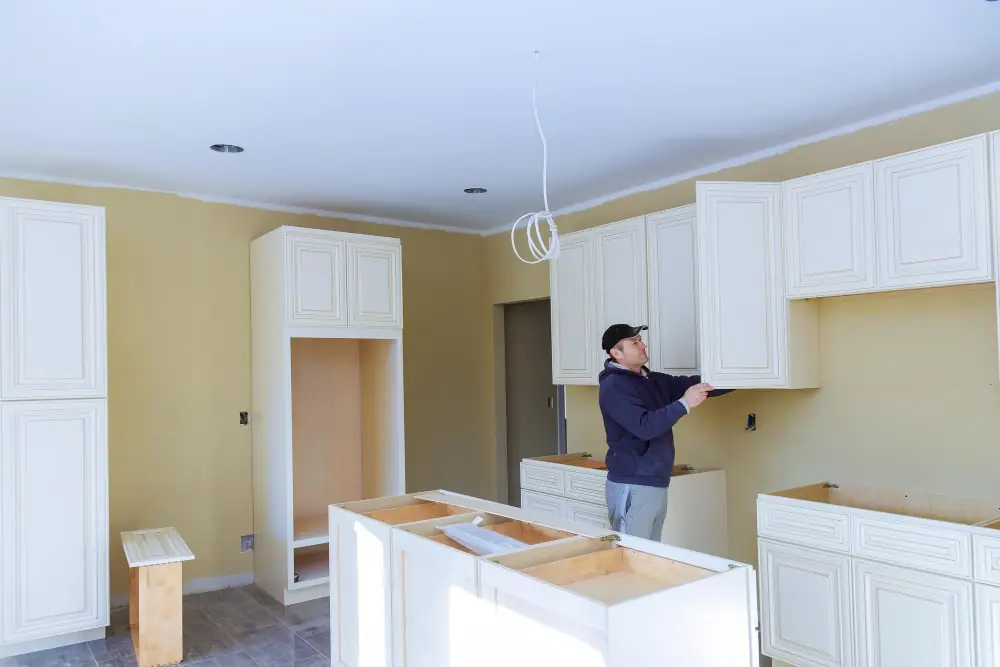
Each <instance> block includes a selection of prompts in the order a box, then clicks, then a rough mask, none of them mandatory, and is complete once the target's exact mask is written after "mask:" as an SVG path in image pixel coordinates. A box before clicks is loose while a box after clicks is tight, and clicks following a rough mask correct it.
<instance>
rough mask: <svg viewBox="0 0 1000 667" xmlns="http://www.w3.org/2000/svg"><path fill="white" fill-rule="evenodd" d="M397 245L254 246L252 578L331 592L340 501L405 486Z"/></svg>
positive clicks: (304, 239)
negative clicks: (333, 510)
mask: <svg viewBox="0 0 1000 667" xmlns="http://www.w3.org/2000/svg"><path fill="white" fill-rule="evenodd" d="M398 251H399V245H398V240H396V239H383V238H379V237H368V236H359V235H354V234H344V233H340V232H330V231H325V230H311V229H302V228H288V227H282V228H279V229H276V230H274V231H272V232H269V233H268V234H265V235H264V236H261V237H260V238H258V239H255V240H254V241H253V243H252V246H251V265H252V271H251V302H252V303H251V318H252V322H251V326H252V348H253V349H252V375H253V411H252V413H251V424H252V425H253V426H254V429H253V436H252V438H253V469H254V506H255V507H256V508H259V509H258V510H257V511H255V512H254V524H255V525H254V535H255V540H254V541H255V544H254V577H255V580H256V583H257V584H258V585H259V586H260V587H261V588H263V589H264V590H265V591H266V592H267V593H268V594H270V595H271V596H273V597H274V598H275V599H277V600H278V601H280V602H282V603H283V604H292V603H295V602H300V601H304V600H308V599H313V598H316V597H323V596H326V595H327V594H328V591H329V578H330V571H329V543H330V536H329V527H328V518H327V508H328V507H329V506H330V505H331V504H333V503H341V502H347V501H354V500H361V499H364V498H374V497H379V496H383V495H387V494H398V493H402V492H403V490H404V481H405V472H404V471H405V468H404V446H403V388H402V368H403V361H402V329H401V328H399V327H396V328H393V327H392V326H391V325H393V324H394V323H396V324H399V323H400V322H401V320H400V319H399V318H400V313H401V309H402V304H401V294H402V292H401V290H400V289H399V286H398V279H399V266H400V262H399V252H398Z"/></svg>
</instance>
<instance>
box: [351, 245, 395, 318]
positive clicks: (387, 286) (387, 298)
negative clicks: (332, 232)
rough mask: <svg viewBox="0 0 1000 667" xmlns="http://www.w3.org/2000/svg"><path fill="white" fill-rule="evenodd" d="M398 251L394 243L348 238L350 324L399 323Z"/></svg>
mask: <svg viewBox="0 0 1000 667" xmlns="http://www.w3.org/2000/svg"><path fill="white" fill-rule="evenodd" d="M401 250H402V249H401V247H400V246H399V245H397V244H388V243H377V242H367V241H348V243H347V253H348V255H347V292H348V294H349V295H350V299H349V301H348V303H349V307H348V321H349V323H350V326H352V327H388V328H397V329H398V328H401V327H402V326H403V310H402V303H403V294H402V291H403V290H402V285H403V282H402V277H401V273H402V257H401V255H402V253H401Z"/></svg>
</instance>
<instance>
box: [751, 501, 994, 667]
mask: <svg viewBox="0 0 1000 667" xmlns="http://www.w3.org/2000/svg"><path fill="white" fill-rule="evenodd" d="M757 533H758V548H759V554H760V558H759V567H760V580H761V632H762V642H761V643H762V647H763V652H764V653H765V654H766V655H769V656H771V657H773V658H775V659H778V660H782V661H784V662H787V663H789V664H792V665H796V666H797V667H818V666H821V665H822V666H823V667H834V666H835V667H890V666H894V665H908V666H912V667H932V666H937V667H940V666H941V665H945V666H947V667H972V666H973V665H980V666H983V665H994V664H996V662H995V660H996V656H995V652H996V648H995V643H994V640H993V634H994V631H993V627H995V626H991V625H989V623H990V622H992V616H993V615H994V613H995V612H994V605H993V604H991V603H990V602H989V600H991V599H994V598H996V599H1000V595H998V591H1000V579H998V578H997V574H1000V559H998V558H997V557H996V554H998V553H1000V503H996V504H995V503H989V502H985V501H977V500H968V499H963V498H950V497H944V496H935V495H930V494H924V493H918V492H913V491H901V490H895V489H882V488H873V487H862V486H847V485H838V484H832V483H821V484H813V485H809V486H804V487H798V488H794V489H788V490H785V491H781V492H776V493H770V494H761V495H760V496H759V497H758V502H757Z"/></svg>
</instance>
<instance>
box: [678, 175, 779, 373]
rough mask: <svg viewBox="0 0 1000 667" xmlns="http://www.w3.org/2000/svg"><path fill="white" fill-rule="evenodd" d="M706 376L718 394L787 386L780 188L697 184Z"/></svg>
mask: <svg viewBox="0 0 1000 667" xmlns="http://www.w3.org/2000/svg"><path fill="white" fill-rule="evenodd" d="M697 198H698V216H697V227H698V232H697V236H698V271H699V292H700V299H699V304H698V312H699V336H700V345H699V351H700V354H701V363H700V366H701V376H702V379H703V380H704V381H705V382H709V383H711V384H713V385H716V386H718V387H727V388H729V387H755V386H759V387H767V386H779V385H781V384H782V383H783V382H784V381H785V378H784V376H785V373H786V371H785V369H786V366H787V363H786V361H787V360H785V359H784V354H785V337H786V330H785V327H786V313H785V297H784V287H783V282H782V277H781V276H782V271H781V255H780V248H781V239H780V233H781V232H780V226H779V224H778V223H779V219H780V215H779V214H780V205H781V185H780V184H777V183H705V182H700V183H698V184H697Z"/></svg>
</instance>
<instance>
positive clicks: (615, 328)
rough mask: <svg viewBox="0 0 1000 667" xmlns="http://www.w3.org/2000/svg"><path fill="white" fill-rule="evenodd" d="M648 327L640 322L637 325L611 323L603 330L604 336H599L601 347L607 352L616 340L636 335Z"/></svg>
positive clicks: (615, 343) (616, 342)
mask: <svg viewBox="0 0 1000 667" xmlns="http://www.w3.org/2000/svg"><path fill="white" fill-rule="evenodd" d="M648 328H649V327H647V326H646V325H645V324H640V325H639V326H637V327H634V326H632V325H631V324H612V325H611V326H610V327H608V328H607V329H606V330H605V331H604V336H603V337H602V338H601V349H603V350H604V351H605V352H609V351H610V350H611V348H613V347H614V346H615V345H617V344H618V341H622V340H625V339H626V338H633V337H635V336H638V335H639V332H640V331H645V330H646V329H648Z"/></svg>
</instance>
